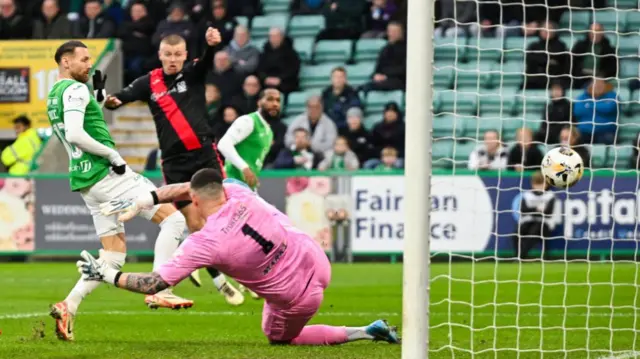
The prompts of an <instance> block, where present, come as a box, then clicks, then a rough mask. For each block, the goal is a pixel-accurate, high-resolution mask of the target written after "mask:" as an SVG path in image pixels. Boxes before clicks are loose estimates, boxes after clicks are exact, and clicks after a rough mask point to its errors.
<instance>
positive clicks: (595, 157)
mask: <svg viewBox="0 0 640 359" xmlns="http://www.w3.org/2000/svg"><path fill="white" fill-rule="evenodd" d="M590 147H591V167H593V168H602V167H604V165H605V164H606V161H607V147H608V146H607V145H599V144H598V145H591V146H590Z"/></svg>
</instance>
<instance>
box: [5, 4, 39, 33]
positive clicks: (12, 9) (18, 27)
mask: <svg viewBox="0 0 640 359" xmlns="http://www.w3.org/2000/svg"><path fill="white" fill-rule="evenodd" d="M32 31H33V29H32V28H31V22H30V21H29V18H28V16H26V15H24V14H22V13H20V11H18V6H17V4H16V0H0V40H18V39H30V38H31V35H32Z"/></svg>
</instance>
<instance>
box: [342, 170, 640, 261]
mask: <svg viewBox="0 0 640 359" xmlns="http://www.w3.org/2000/svg"><path fill="white" fill-rule="evenodd" d="M638 184H639V181H638V178H637V177H635V176H632V177H628V176H602V177H600V176H594V177H592V178H586V177H585V178H584V179H583V180H582V181H580V182H579V183H578V184H577V185H576V186H574V187H572V188H570V189H569V190H568V191H565V190H558V191H555V192H554V193H555V195H556V216H555V222H556V228H555V231H554V234H553V237H552V241H551V242H550V247H551V248H552V249H553V248H559V249H565V248H566V249H574V250H595V249H611V250H618V249H634V250H635V249H636V245H637V243H636V241H637V240H638V239H640V234H639V231H638V225H637V222H638V218H640V190H639V188H638ZM528 188H530V183H529V179H528V178H526V177H525V178H520V177H511V176H509V177H506V176H505V177H495V176H486V177H484V176H473V175H469V176H465V175H462V176H444V175H443V176H439V175H436V176H434V177H433V179H432V188H431V195H432V199H431V223H430V233H428V234H425V239H426V238H427V235H429V236H430V238H431V250H432V251H433V252H441V251H442V252H486V251H496V250H512V247H511V246H512V242H511V238H512V237H513V235H514V234H515V233H516V225H517V220H518V208H519V204H520V199H521V194H522V191H523V190H527V189H528ZM404 196H405V193H404V179H403V177H401V176H383V177H374V176H356V177H354V178H353V181H352V186H351V197H352V201H353V215H352V219H353V221H352V225H351V239H352V248H353V251H354V252H355V253H358V252H366V253H401V252H402V251H403V238H404V223H405V221H406V213H405V208H404Z"/></svg>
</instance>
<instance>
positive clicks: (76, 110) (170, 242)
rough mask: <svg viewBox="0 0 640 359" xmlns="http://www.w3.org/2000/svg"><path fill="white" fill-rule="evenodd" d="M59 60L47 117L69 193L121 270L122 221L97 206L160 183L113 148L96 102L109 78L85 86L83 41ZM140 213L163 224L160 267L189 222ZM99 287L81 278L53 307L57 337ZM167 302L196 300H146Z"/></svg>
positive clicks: (173, 214)
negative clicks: (64, 158) (65, 158)
mask: <svg viewBox="0 0 640 359" xmlns="http://www.w3.org/2000/svg"><path fill="white" fill-rule="evenodd" d="M55 60H56V63H57V64H58V71H59V78H58V81H57V82H56V83H55V84H54V85H53V88H52V89H51V91H50V92H49V95H48V98H47V114H48V117H49V121H50V123H51V127H52V129H53V132H54V133H55V135H56V137H58V139H59V140H60V141H61V142H62V144H63V145H64V147H65V149H66V150H67V153H68V155H69V179H70V182H71V191H73V192H78V193H80V195H81V196H82V198H83V199H84V201H85V203H86V205H87V207H88V208H89V210H90V211H91V215H92V216H93V222H94V225H95V229H96V233H97V235H98V237H99V238H100V241H101V242H102V247H103V249H102V250H100V259H99V260H100V261H102V262H106V263H108V265H109V266H110V267H112V268H117V269H119V268H121V267H122V265H123V264H124V262H125V258H126V243H125V235H124V225H123V224H122V223H121V222H118V220H117V218H116V216H104V215H102V214H101V213H100V208H99V206H100V204H101V203H104V202H109V201H110V200H113V199H117V198H129V197H135V196H136V195H138V194H139V193H140V192H142V191H153V190H155V189H156V187H155V186H154V185H153V184H152V183H151V182H150V181H149V180H148V179H146V178H144V177H142V176H141V175H139V174H137V173H135V172H133V171H132V170H131V169H130V168H129V167H128V166H127V164H126V162H125V161H124V160H123V159H122V157H121V156H120V154H118V152H117V151H116V150H115V143H114V141H113V138H112V137H111V134H110V133H109V129H108V127H107V124H106V122H105V120H104V116H103V113H102V105H101V104H100V103H99V102H98V100H97V99H100V100H102V101H104V99H105V95H104V81H105V79H106V77H104V78H103V77H102V75H101V74H100V73H99V71H96V74H95V75H94V76H93V82H94V87H95V88H96V91H95V92H96V94H95V97H94V95H92V94H91V93H90V91H89V88H88V87H87V85H85V83H86V82H87V81H89V73H90V71H91V57H90V55H89V51H88V49H87V47H86V46H85V45H84V44H83V43H82V42H80V41H68V42H65V43H64V44H62V45H61V46H60V47H59V48H58V49H57V50H56V54H55ZM96 98H97V99H96ZM140 215H141V216H142V217H144V218H145V219H147V220H151V221H153V222H154V223H157V224H159V225H160V233H159V234H158V238H157V240H156V243H155V258H154V263H153V266H154V268H157V267H159V266H160V265H161V264H163V263H164V262H166V261H168V260H169V259H170V258H171V257H172V255H173V253H174V252H175V250H176V249H177V247H178V244H179V240H181V238H182V236H183V232H184V229H185V226H186V223H185V219H184V217H183V216H182V214H181V213H180V212H178V211H177V210H176V209H175V208H174V207H173V206H172V205H170V204H164V205H158V206H155V207H153V208H152V209H151V210H148V211H143V212H141V213H140ZM98 285H99V282H96V281H85V280H82V279H80V280H79V281H78V282H77V283H76V285H75V287H73V289H72V290H71V292H70V293H69V295H68V296H67V298H66V299H65V300H64V301H61V302H59V303H57V304H54V305H53V306H52V308H51V316H52V317H54V318H55V320H56V335H57V336H58V337H59V338H60V339H62V340H73V337H74V332H73V320H74V317H75V314H76V311H77V310H78V306H79V305H80V302H81V301H82V299H83V298H84V297H85V296H87V295H88V294H89V293H91V292H92V291H93V290H94V289H95V288H96V287H97V286H98ZM159 294H160V293H159ZM163 301H164V302H167V301H168V302H171V303H173V304H174V308H186V307H190V306H192V305H193V302H192V301H190V300H187V299H183V298H180V297H177V296H175V295H173V293H172V292H171V291H167V292H164V293H162V294H160V295H158V294H156V295H155V296H153V297H149V296H148V297H147V298H145V302H146V303H147V304H148V305H149V306H150V307H155V306H156V305H157V303H159V302H163Z"/></svg>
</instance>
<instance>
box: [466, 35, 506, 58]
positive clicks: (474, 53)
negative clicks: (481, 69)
mask: <svg viewBox="0 0 640 359" xmlns="http://www.w3.org/2000/svg"><path fill="white" fill-rule="evenodd" d="M502 48H503V40H502V38H500V37H498V38H482V37H478V38H473V39H471V40H469V43H468V44H467V52H466V58H467V61H469V62H476V61H489V62H496V61H500V59H501V58H502Z"/></svg>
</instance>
